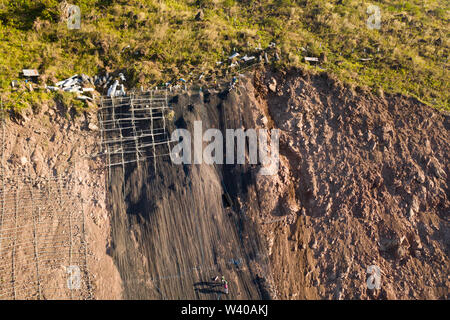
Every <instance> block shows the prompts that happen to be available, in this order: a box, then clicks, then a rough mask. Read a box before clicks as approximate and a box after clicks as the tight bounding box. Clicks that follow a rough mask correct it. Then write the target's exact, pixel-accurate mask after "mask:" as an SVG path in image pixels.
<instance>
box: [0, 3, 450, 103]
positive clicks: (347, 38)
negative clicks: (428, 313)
mask: <svg viewBox="0 0 450 320" xmlns="http://www.w3.org/2000/svg"><path fill="white" fill-rule="evenodd" d="M69 2H70V3H73V4H77V5H79V6H80V8H81V11H82V21H81V22H82V26H81V29H80V30H68V28H67V25H66V23H65V22H64V21H60V12H59V5H58V2H57V1H55V0H11V1H1V2H0V39H1V40H0V89H1V90H2V92H3V94H2V95H3V96H4V99H5V101H7V102H9V106H13V105H14V106H15V107H16V108H20V107H24V106H26V105H29V104H32V103H33V101H34V100H35V99H37V98H36V97H35V94H33V93H28V92H24V93H23V95H22V97H20V99H19V101H17V102H14V101H15V100H14V99H13V98H14V94H10V92H9V90H10V82H11V80H12V79H17V78H18V76H19V72H20V71H21V69H23V68H37V69H39V71H40V73H41V74H42V75H43V76H42V80H41V81H42V82H46V83H47V84H52V83H54V82H56V81H57V80H61V79H63V78H65V77H68V76H71V75H73V74H74V73H81V72H83V73H87V74H90V75H94V74H96V73H98V72H100V71H105V70H107V71H114V70H117V69H124V70H126V71H127V74H128V75H129V83H128V86H140V85H145V86H150V85H155V84H159V83H161V82H166V81H170V80H172V79H175V78H177V77H184V78H187V79H190V80H192V81H194V80H195V79H197V78H198V76H199V75H200V74H201V73H205V74H206V75H210V76H211V77H213V78H214V77H215V78H220V77H222V76H223V75H224V70H219V68H218V67H217V66H216V61H219V60H222V61H224V59H225V58H226V57H227V56H228V55H229V54H230V53H231V52H232V51H233V48H236V49H237V50H238V51H240V52H247V51H252V50H253V48H255V47H256V46H257V45H258V43H261V45H262V46H263V47H264V46H267V45H268V44H269V43H270V42H271V41H274V42H276V43H277V47H278V49H277V50H279V52H280V55H281V57H282V63H281V64H280V65H279V67H281V68H289V67H293V66H296V67H302V68H307V69H312V70H320V69H319V68H318V67H317V66H310V65H308V64H307V63H305V62H304V59H303V58H304V56H319V55H320V54H323V55H325V56H326V57H327V61H326V62H322V63H320V68H323V69H326V70H327V71H328V72H330V73H332V74H335V75H336V76H337V77H338V78H340V79H341V80H343V81H345V82H347V83H352V84H356V85H360V86H365V87H368V88H372V89H373V91H374V92H378V91H379V90H380V89H382V90H383V91H384V92H389V93H402V94H405V95H407V96H414V97H416V98H418V99H419V100H421V101H423V102H424V103H426V104H428V105H431V106H433V107H435V108H438V109H445V110H450V106H449V98H450V94H449V92H450V90H449V82H450V81H449V74H448V68H449V63H448V55H449V40H448V39H449V30H450V28H449V3H448V1H445V0H437V1H431V0H422V1H408V2H406V1H390V0H386V1H380V2H375V1H373V2H371V3H363V2H361V1H357V0H347V1H346V0H343V1H342V4H340V5H338V4H336V3H337V2H338V1H333V3H331V2H329V1H318V0H311V1H293V0H272V1H250V0H244V1H233V0H225V1H221V0H215V1H214V0H210V1H208V0H197V1H174V0H172V1H157V0H154V1H152V0H141V1H137V0H128V1H119V0H116V1H114V0H92V1H87V0H79V1H76V0H71V1H69ZM370 4H374V5H378V6H379V7H380V9H381V29H380V30H370V29H368V28H367V26H366V21H367V19H368V17H369V15H368V14H367V12H366V10H367V7H368V6H369V5H370ZM199 7H201V8H203V11H204V14H205V17H204V20H203V21H195V19H194V16H195V14H196V13H197V11H198V9H199ZM39 26H40V27H39ZM127 45H130V49H127V50H124V51H123V52H122V50H123V48H125V47H126V46H127ZM302 48H303V49H305V50H306V51H305V50H303V49H302ZM368 57H370V58H372V60H371V61H367V62H362V61H360V58H368ZM191 72H192V75H190V73H191ZM39 99H41V100H45V99H54V96H53V95H52V94H47V96H41V97H40V98H39ZM70 101H73V99H72V100H70V99H69V100H68V102H66V103H68V104H70V103H71V102H70ZM77 107H78V108H82V107H83V106H77Z"/></svg>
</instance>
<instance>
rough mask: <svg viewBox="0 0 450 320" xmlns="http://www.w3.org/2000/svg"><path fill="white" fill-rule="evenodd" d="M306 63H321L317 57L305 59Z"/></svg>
mask: <svg viewBox="0 0 450 320" xmlns="http://www.w3.org/2000/svg"><path fill="white" fill-rule="evenodd" d="M305 61H311V62H319V58H316V57H305Z"/></svg>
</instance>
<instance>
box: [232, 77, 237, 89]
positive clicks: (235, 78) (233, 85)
mask: <svg viewBox="0 0 450 320" xmlns="http://www.w3.org/2000/svg"><path fill="white" fill-rule="evenodd" d="M237 82H238V78H237V77H233V79H232V80H231V83H230V90H232V89H234V88H235V86H236V84H237Z"/></svg>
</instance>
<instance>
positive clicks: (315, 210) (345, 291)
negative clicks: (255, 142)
mask: <svg viewBox="0 0 450 320" xmlns="http://www.w3.org/2000/svg"><path fill="white" fill-rule="evenodd" d="M254 82H255V84H256V92H257V93H256V94H257V101H258V102H259V105H260V106H261V109H262V110H266V111H267V112H268V117H269V118H270V119H271V121H269V123H271V124H272V125H273V126H274V127H277V128H279V129H281V130H282V134H281V139H280V153H281V156H282V159H283V161H282V170H280V171H281V172H285V171H286V172H287V174H286V177H287V178H285V180H284V182H285V183H284V185H281V186H279V187H275V188H274V187H262V188H259V189H258V192H259V193H260V194H262V195H260V198H264V195H265V196H266V197H267V202H268V203H270V204H271V205H265V206H264V208H266V210H265V212H264V213H263V215H265V216H268V215H290V216H291V217H292V218H290V219H287V220H286V221H287V222H286V223H285V222H282V223H279V224H278V225H277V224H276V223H274V224H271V225H267V227H266V228H265V230H264V234H265V235H266V237H267V238H268V239H269V243H270V244H271V245H272V246H271V248H270V249H269V251H270V252H271V253H272V254H271V256H270V258H271V265H272V270H273V275H274V279H275V283H276V284H277V288H278V289H279V292H280V296H279V297H280V298H297V299H298V298H300V299H301V298H326V299H368V298H369V299H371V298H375V299H376V298H378V299H414V298H420V299H448V298H449V285H450V279H449V278H448V264H449V256H448V255H449V241H450V230H449V215H448V213H449V212H450V210H449V206H450V199H449V179H450V177H449V169H450V168H449V155H450V152H449V151H450V150H449V149H450V147H449V143H448V142H449V138H450V137H449V126H450V122H449V120H450V118H449V116H448V115H445V114H442V113H439V112H438V111H436V110H433V109H430V108H428V107H426V106H424V105H422V104H421V103H419V102H417V101H416V100H414V99H406V98H404V97H401V96H385V97H384V98H380V97H375V96H373V95H371V94H369V93H366V92H355V91H354V90H352V89H349V88H344V87H342V86H341V85H339V84H337V83H335V81H333V80H332V79H330V78H328V77H327V76H310V75H302V74H301V73H299V72H291V73H288V74H270V73H267V74H264V75H260V76H257V77H255V81H254ZM271 89H272V90H271ZM283 168H284V169H283ZM280 176H282V174H281V173H280ZM292 190H294V191H293V192H292ZM274 195H276V196H275V197H274ZM287 199H290V203H288V202H287ZM292 203H295V204H296V205H295V206H294V207H295V210H289V209H290V208H292ZM297 208H298V209H297ZM371 265H376V266H378V267H379V269H380V271H381V288H380V289H379V290H374V291H373V290H369V289H368V288H367V285H366V281H367V278H368V277H369V274H368V273H367V268H368V267H369V266H371Z"/></svg>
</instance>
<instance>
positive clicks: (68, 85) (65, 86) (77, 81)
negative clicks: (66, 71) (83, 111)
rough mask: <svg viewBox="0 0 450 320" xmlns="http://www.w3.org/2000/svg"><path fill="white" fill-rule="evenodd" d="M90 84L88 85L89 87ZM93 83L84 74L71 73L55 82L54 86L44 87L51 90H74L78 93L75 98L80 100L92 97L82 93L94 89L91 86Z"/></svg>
mask: <svg viewBox="0 0 450 320" xmlns="http://www.w3.org/2000/svg"><path fill="white" fill-rule="evenodd" d="M89 85H90V87H89ZM93 85H94V82H93V80H92V78H91V77H89V76H88V75H85V74H81V75H78V74H76V75H73V76H72V77H70V78H68V79H65V80H62V81H59V82H57V83H55V86H47V85H46V86H45V88H46V89H48V90H52V91H59V90H62V91H65V92H74V93H78V94H79V95H78V96H77V99H80V100H90V101H92V100H93V99H92V98H91V97H88V96H86V95H83V93H86V92H93V91H94V90H95V89H94V88H93V87H92V86H93Z"/></svg>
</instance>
